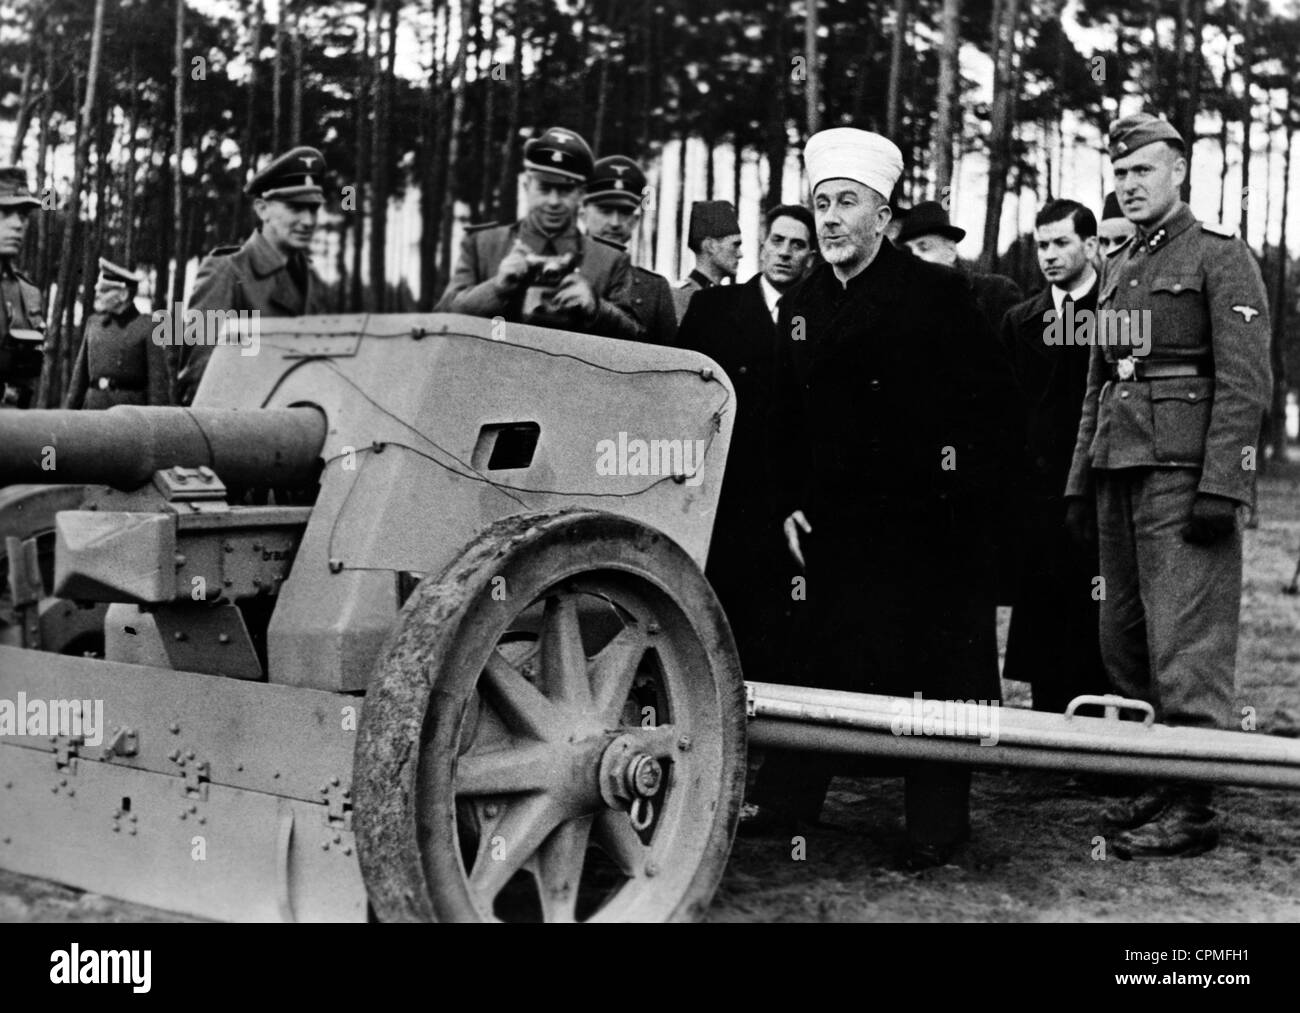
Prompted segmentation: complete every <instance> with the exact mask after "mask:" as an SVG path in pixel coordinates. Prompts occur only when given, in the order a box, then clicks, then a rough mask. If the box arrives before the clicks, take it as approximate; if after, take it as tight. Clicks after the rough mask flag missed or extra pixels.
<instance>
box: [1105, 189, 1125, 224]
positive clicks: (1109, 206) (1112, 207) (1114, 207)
mask: <svg viewBox="0 0 1300 1013" xmlns="http://www.w3.org/2000/svg"><path fill="white" fill-rule="evenodd" d="M1123 217H1124V212H1123V211H1121V210H1120V209H1119V198H1117V197H1116V196H1115V191H1114V190H1112V191H1111V192H1110V193H1108V194H1106V201H1105V203H1103V204H1102V206H1101V220H1102V221H1103V222H1105V221H1109V220H1110V219H1112V218H1123Z"/></svg>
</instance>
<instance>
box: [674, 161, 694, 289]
mask: <svg viewBox="0 0 1300 1013" xmlns="http://www.w3.org/2000/svg"><path fill="white" fill-rule="evenodd" d="M689 215H690V210H689V208H688V207H687V205H686V138H685V137H679V138H678V139H677V213H676V214H675V215H673V221H674V222H676V225H675V228H676V230H677V244H676V246H675V247H674V249H675V250H676V256H675V257H674V258H673V273H674V275H675V276H676V277H678V278H681V277H682V276H683V274H684V272H683V270H682V257H683V254H682V250H683V249H685V247H686V240H687V238H688V230H689V229H690V227H691V223H690V219H689Z"/></svg>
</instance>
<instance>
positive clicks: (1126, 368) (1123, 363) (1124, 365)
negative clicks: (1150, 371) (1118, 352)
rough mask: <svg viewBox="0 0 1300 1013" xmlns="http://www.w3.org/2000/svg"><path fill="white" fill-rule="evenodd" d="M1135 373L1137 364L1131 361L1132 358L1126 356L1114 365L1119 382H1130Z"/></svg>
mask: <svg viewBox="0 0 1300 1013" xmlns="http://www.w3.org/2000/svg"><path fill="white" fill-rule="evenodd" d="M1136 373H1137V363H1136V362H1134V361H1133V356H1131V355H1126V356H1124V358H1122V359H1119V360H1117V361H1116V363H1115V374H1116V375H1117V376H1118V377H1119V378H1120V379H1121V380H1132V379H1133V377H1134V375H1135V374H1136Z"/></svg>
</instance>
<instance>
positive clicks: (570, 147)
mask: <svg viewBox="0 0 1300 1013" xmlns="http://www.w3.org/2000/svg"><path fill="white" fill-rule="evenodd" d="M594 162H595V156H593V155H592V153H591V148H590V147H589V146H588V145H587V142H586V141H584V140H583V139H582V138H581V137H579V136H578V135H577V134H575V133H574V132H573V131H572V130H565V129H564V128H563V127H551V128H550V129H549V130H547V131H546V132H545V133H544V134H542V135H541V136H540V137H534V138H533V139H532V140H530V141H529V142H528V143H527V144H525V145H524V168H525V169H531V170H532V171H533V172H538V173H541V174H542V176H543V178H547V179H549V180H550V181H551V182H569V183H586V182H587V180H588V179H590V178H591V170H592V165H593V163H594Z"/></svg>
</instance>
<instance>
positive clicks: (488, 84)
mask: <svg viewBox="0 0 1300 1013" xmlns="http://www.w3.org/2000/svg"><path fill="white" fill-rule="evenodd" d="M484 7H485V9H486V11H487V17H488V37H487V45H486V46H484V53H485V55H486V56H487V61H486V62H487V67H486V68H485V70H484V72H483V75H482V81H483V87H484V89H485V92H486V94H485V95H484V97H483V151H482V158H483V161H482V163H481V164H482V166H483V169H482V171H481V172H480V174H479V175H480V182H481V184H482V187H481V189H480V191H479V195H478V205H479V215H480V216H481V217H482V218H483V219H485V220H486V219H490V218H491V217H492V214H493V212H494V210H495V209H494V208H493V206H492V184H493V181H494V180H493V177H494V173H493V172H492V160H493V158H494V157H495V156H496V154H497V147H496V145H495V144H494V143H493V141H492V137H493V127H494V126H495V123H496V94H497V80H496V78H495V77H493V76H492V67H493V64H494V62H495V61H496V55H497V52H496V43H497V12H496V7H495V5H494V4H492V2H491V0H484ZM594 150H596V151H599V150H600V145H599V144H596V145H595V146H594Z"/></svg>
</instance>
